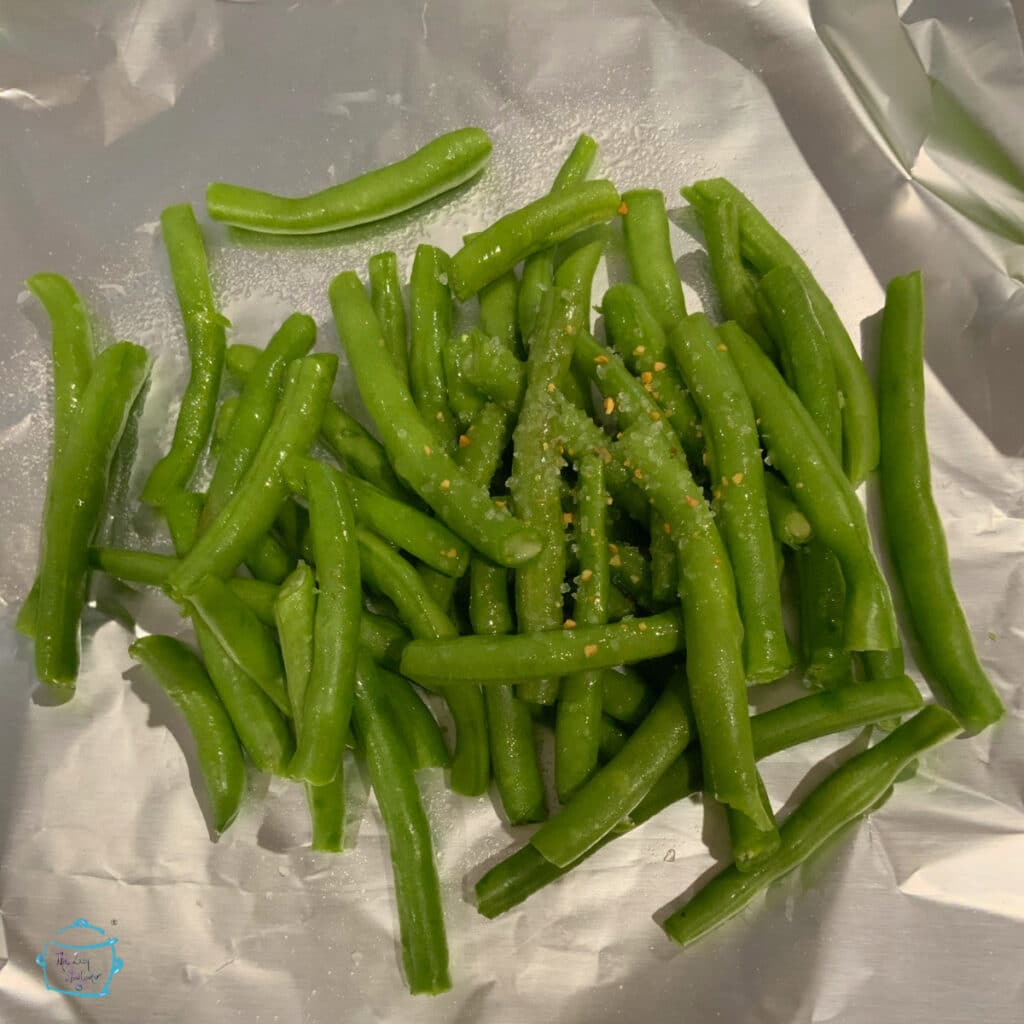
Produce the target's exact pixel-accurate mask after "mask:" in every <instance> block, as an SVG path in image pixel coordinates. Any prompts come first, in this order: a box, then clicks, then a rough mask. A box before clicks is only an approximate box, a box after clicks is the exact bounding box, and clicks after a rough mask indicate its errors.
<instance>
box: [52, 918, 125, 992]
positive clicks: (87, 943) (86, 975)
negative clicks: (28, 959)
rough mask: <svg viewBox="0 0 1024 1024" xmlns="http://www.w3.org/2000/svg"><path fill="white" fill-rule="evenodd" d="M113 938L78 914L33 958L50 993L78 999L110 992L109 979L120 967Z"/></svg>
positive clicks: (121, 964) (121, 965)
mask: <svg viewBox="0 0 1024 1024" xmlns="http://www.w3.org/2000/svg"><path fill="white" fill-rule="evenodd" d="M116 944H117V939H116V938H114V937H113V936H111V937H110V938H107V937H106V932H105V931H104V930H103V929H102V928H97V927H96V925H94V924H89V922H88V921H86V920H85V918H82V917H80V918H79V919H78V920H77V921H75V922H74V923H73V924H69V925H68V926H67V927H66V928H60V929H58V930H57V934H56V936H55V937H54V938H52V939H50V941H49V942H48V943H47V944H46V946H45V947H44V948H43V951H42V953H40V954H39V955H38V956H37V957H36V963H37V964H39V966H40V967H42V969H43V981H45V982H46V987H47V988H48V989H50V991H52V992H62V993H63V994H64V995H66V996H77V997H78V998H80V999H98V998H101V997H102V996H106V995H110V980H111V978H113V977H114V975H115V974H117V973H118V972H119V971H120V970H121V968H122V967H123V966H124V961H123V960H122V959H121V958H120V957H119V956H118V955H117V954H116V953H115V952H114V946H115V945H116Z"/></svg>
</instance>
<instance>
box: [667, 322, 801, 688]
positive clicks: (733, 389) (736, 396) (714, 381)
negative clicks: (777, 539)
mask: <svg viewBox="0 0 1024 1024" xmlns="http://www.w3.org/2000/svg"><path fill="white" fill-rule="evenodd" d="M670 340H671V345H672V352H673V354H674V355H675V357H676V363H677V364H678V365H679V368H680V370H681V371H682V374H683V377H684V379H685V380H686V381H687V382H688V384H689V385H690V392H691V394H693V395H694V398H695V400H696V402H697V408H698V409H699V410H700V415H701V421H702V422H703V424H704V430H705V433H706V434H707V435H708V441H709V451H710V454H711V469H712V474H711V477H712V480H713V481H714V485H713V487H712V494H713V495H714V504H713V507H714V510H715V514H716V517H717V518H716V522H717V523H718V526H719V529H720V530H721V532H722V539H723V540H724V541H725V546H726V549H727V550H728V552H729V561H730V562H731V563H732V567H733V575H734V577H735V582H736V596H737V599H738V602H739V610H740V618H741V619H742V621H743V662H744V665H745V666H746V672H747V679H749V680H750V681H751V682H754V683H764V682H770V681H771V680H773V679H779V678H781V677H782V676H784V675H785V674H786V673H787V672H788V671H789V669H790V667H791V666H792V664H793V659H792V656H791V655H790V651H789V643H788V642H787V640H786V630H785V626H784V625H783V622H782V597H781V594H780V592H779V576H778V567H777V565H776V563H775V549H774V545H773V543H772V531H771V523H770V522H769V519H768V504H767V500H766V498H765V490H764V465H763V463H762V461H761V447H760V443H759V441H758V436H757V425H756V424H755V422H754V410H753V409H752V408H751V405H750V401H749V399H748V398H747V395H746V392H745V391H744V389H743V382H742V381H741V380H740V377H739V374H737V372H736V369H735V367H734V366H733V363H732V361H731V360H730V359H729V356H728V354H727V353H726V352H722V351H720V349H719V341H718V336H717V335H716V334H715V331H714V328H712V326H711V324H710V322H709V321H708V319H707V317H705V316H704V315H703V313H696V314H694V315H693V316H691V317H687V318H686V319H685V320H682V321H681V322H680V324H679V326H678V327H677V328H676V330H674V331H673V332H672V334H671V336H670Z"/></svg>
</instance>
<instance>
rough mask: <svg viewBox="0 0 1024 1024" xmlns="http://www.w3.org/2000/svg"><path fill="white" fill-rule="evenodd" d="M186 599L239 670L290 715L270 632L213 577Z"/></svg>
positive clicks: (195, 588) (190, 593) (203, 581)
mask: <svg viewBox="0 0 1024 1024" xmlns="http://www.w3.org/2000/svg"><path fill="white" fill-rule="evenodd" d="M187 600H188V604H189V607H190V609H191V611H192V613H193V614H194V615H195V616H196V617H198V618H199V619H201V620H202V621H203V623H204V624H205V625H206V627H207V628H208V629H209V631H210V632H211V633H212V634H213V635H214V636H215V637H216V638H217V642H218V643H219V644H220V645H221V646H222V647H223V648H224V650H225V652H226V653H227V654H228V655H229V656H230V657H231V659H232V660H233V661H235V662H236V663H237V664H238V666H239V668H241V669H242V671H243V672H245V674H246V675H247V676H249V677H250V678H251V679H254V680H255V681H256V682H257V683H258V684H259V686H260V689H262V690H263V692H264V693H265V694H266V695H267V696H268V697H269V698H270V699H271V700H272V701H273V702H274V703H275V704H276V705H277V707H278V708H279V709H280V710H281V711H282V712H283V713H284V714H286V715H289V714H291V710H292V709H291V705H290V704H289V701H288V691H287V690H286V688H285V680H284V665H283V664H282V663H281V653H280V651H278V649H277V644H276V643H275V641H274V637H273V635H272V633H271V632H270V630H268V629H267V627H266V626H264V625H263V623H262V622H260V621H259V619H258V618H257V617H256V615H255V613H254V612H253V611H252V610H251V609H250V608H249V606H248V605H246V604H244V603H243V602H242V601H240V600H239V599H238V598H236V597H235V596H234V594H232V593H231V591H230V589H229V588H228V586H227V584H226V583H225V582H224V581H223V580H220V579H217V577H216V576H205V577H203V578H202V579H201V580H199V581H198V582H197V583H196V585H195V586H194V587H192V588H191V590H190V591H189V595H188V598H187Z"/></svg>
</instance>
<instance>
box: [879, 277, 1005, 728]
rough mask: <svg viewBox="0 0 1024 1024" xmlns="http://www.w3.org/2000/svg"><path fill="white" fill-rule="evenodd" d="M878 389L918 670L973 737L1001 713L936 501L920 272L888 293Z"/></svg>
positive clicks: (892, 525)
mask: <svg viewBox="0 0 1024 1024" xmlns="http://www.w3.org/2000/svg"><path fill="white" fill-rule="evenodd" d="M878 391H879V403H880V409H881V425H882V463H881V482H882V511H883V514H884V517H885V529H886V534H887V536H888V540H889V548H890V551H891V552H892V557H893V563H894V566H895V568H896V575H897V577H898V579H899V581H900V584H901V586H902V589H903V593H904V595H905V597H906V600H907V609H908V611H909V612H910V621H911V623H912V625H913V628H914V633H915V634H916V636H917V638H918V641H919V643H920V649H921V655H922V657H921V658H920V659H919V661H920V664H921V671H922V672H923V673H924V677H925V679H927V680H928V683H929V684H930V685H931V686H932V687H933V688H934V689H935V691H936V692H937V693H938V694H939V695H940V697H941V698H942V699H943V700H944V701H946V702H948V704H949V707H950V708H951V709H952V711H953V713H954V714H955V715H956V716H957V718H958V719H959V720H960V723H961V724H962V725H963V727H964V728H965V729H967V730H968V731H970V732H976V731H978V730H980V729H984V728H985V727H986V726H988V725H991V724H992V723H993V722H995V721H998V720H999V718H1001V717H1002V715H1003V712H1004V708H1003V703H1002V701H1001V700H1000V698H999V695H998V694H997V693H996V691H995V688H994V687H993V686H992V683H991V682H990V680H989V678H988V676H987V675H986V674H985V670H984V669H983V668H982V667H981V664H980V662H979V661H978V655H977V653H976V652H975V650H974V644H973V643H972V641H971V633H970V627H969V626H968V624H967V619H966V617H965V616H964V613H963V609H962V608H961V607H960V602H959V601H958V600H957V597H956V591H955V590H954V588H953V580H952V577H951V575H950V569H949V553H948V549H947V546H946V537H945V533H944V532H943V529H942V520H941V518H940V517H939V513H938V510H937V509H936V507H935V501H934V499H933V497H932V487H931V467H930V465H929V460H928V442H927V436H926V433H925V390H924V291H923V286H922V281H921V275H920V273H919V272H918V273H913V274H908V275H907V276H905V277H896V278H893V280H892V281H891V282H890V283H889V287H888V289H887V290H886V297H885V313H884V314H883V317H882V337H881V347H880V354H879V369H878Z"/></svg>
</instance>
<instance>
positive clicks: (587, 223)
mask: <svg viewBox="0 0 1024 1024" xmlns="http://www.w3.org/2000/svg"><path fill="white" fill-rule="evenodd" d="M619 202H620V200H619V195H618V193H617V192H616V191H615V186H614V185H612V183H611V182H610V181H587V182H583V183H582V184H579V185H575V186H572V187H570V188H566V189H563V190H561V191H559V192H552V193H550V194H549V195H546V196H542V197H541V198H540V199H536V200H534V201H533V202H532V203H530V204H529V205H527V206H524V207H522V208H521V209H519V210H515V211H514V212H512V213H509V214H506V215H505V216H504V217H502V218H500V219H499V220H497V221H496V222H495V223H494V224H492V225H491V226H490V227H488V228H486V229H485V230H483V231H481V232H480V233H479V234H478V235H476V236H474V237H473V238H472V239H471V240H470V241H469V242H466V244H465V245H463V247H462V248H461V249H460V250H459V251H458V252H457V253H456V254H455V255H454V256H453V257H452V262H451V273H450V281H449V283H450V284H451V287H452V291H453V292H454V293H455V297H456V298H457V299H459V300H460V301H465V300H466V299H468V298H469V297H470V296H471V295H475V294H476V293H477V292H478V291H480V289H481V288H483V287H485V286H486V285H488V284H490V283H491V282H492V281H494V280H496V279H497V278H499V277H501V275H502V274H505V273H507V272H508V271H509V270H511V269H512V268H513V267H514V266H515V265H516V264H517V263H519V261H520V260H523V259H525V258H526V257H528V256H532V255H533V254H534V253H536V252H540V251H541V250H542V249H549V248H550V247H551V246H553V245H556V244H557V243H558V242H562V241H565V239H567V238H570V237H571V236H572V235H575V234H576V233H577V232H579V231H582V230H583V229H584V228H589V227H592V226H593V225H595V224H601V223H604V222H605V221H609V220H611V219H612V218H613V217H614V216H615V215H616V213H617V212H618V209H619ZM520 326H522V325H520Z"/></svg>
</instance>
